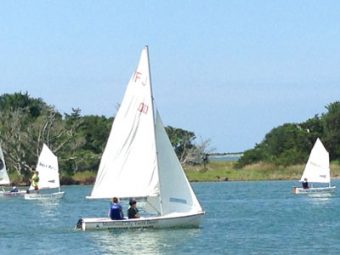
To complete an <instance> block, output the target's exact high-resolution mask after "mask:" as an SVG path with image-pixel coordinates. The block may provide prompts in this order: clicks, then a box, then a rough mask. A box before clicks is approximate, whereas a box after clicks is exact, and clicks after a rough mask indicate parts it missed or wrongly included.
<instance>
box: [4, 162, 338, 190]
mask: <svg viewBox="0 0 340 255" xmlns="http://www.w3.org/2000/svg"><path fill="white" fill-rule="evenodd" d="M304 167H305V166H304V165H303V164H301V165H294V166H289V167H280V166H279V167H278V166H275V165H271V164H267V163H258V164H253V165H249V166H246V167H245V168H243V169H236V168H235V162H230V161H225V162H210V163H209V164H207V166H206V168H204V167H203V165H197V166H185V167H184V171H185V173H186V175H187V177H188V179H189V181H192V182H203V181H259V180H299V179H300V178H301V175H302V172H303V169H304ZM331 175H332V178H339V177H340V163H339V162H334V163H331ZM95 179H96V173H94V172H91V171H84V172H78V173H76V174H75V175H73V176H61V184H62V185H70V184H93V183H94V181H95ZM11 180H13V182H15V183H16V184H21V185H25V183H24V182H23V181H22V180H20V177H18V176H17V175H15V176H14V175H13V176H12V175H11ZM27 184H28V183H27Z"/></svg>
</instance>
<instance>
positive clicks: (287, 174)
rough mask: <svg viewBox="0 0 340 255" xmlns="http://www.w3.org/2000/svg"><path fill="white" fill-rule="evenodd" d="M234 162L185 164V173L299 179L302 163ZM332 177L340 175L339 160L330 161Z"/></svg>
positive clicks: (197, 177)
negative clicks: (243, 163) (249, 163)
mask: <svg viewBox="0 0 340 255" xmlns="http://www.w3.org/2000/svg"><path fill="white" fill-rule="evenodd" d="M235 163H236V162H211V163H209V164H207V166H206V169H204V168H203V166H185V167H184V170H185V173H186V175H187V177H188V179H189V180H190V181H227V180H228V181H256V180H299V179H300V178H301V175H302V173H303V170H304V167H305V165H304V164H299V165H292V166H276V165H274V164H268V163H263V162H261V163H256V164H252V165H248V166H246V167H244V168H242V169H236V168H235ZM331 175H332V178H339V177H340V164H339V162H333V163H331Z"/></svg>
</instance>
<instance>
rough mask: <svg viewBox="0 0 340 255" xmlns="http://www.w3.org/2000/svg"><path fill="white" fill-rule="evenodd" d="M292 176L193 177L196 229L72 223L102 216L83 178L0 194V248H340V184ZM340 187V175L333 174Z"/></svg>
mask: <svg viewBox="0 0 340 255" xmlns="http://www.w3.org/2000/svg"><path fill="white" fill-rule="evenodd" d="M296 184H297V183H296V182H292V181H267V182H223V183H222V182H221V183H193V188H194V190H195V192H196V194H197V196H198V199H199V200H200V202H201V204H202V206H203V207H204V209H205V211H206V215H205V216H204V217H203V221H202V226H201V227H200V228H195V229H164V230H152V229H144V230H140V229H139V230H138V229H137V230H136V229H135V230H112V231H94V232H81V231H75V230H74V229H73V227H74V225H75V223H76V221H77V220H78V219H79V217H80V216H105V215H106V213H107V209H108V201H89V200H86V199H85V196H86V195H88V194H89V192H90V189H91V187H90V186H66V187H63V190H64V191H65V192H66V193H65V197H64V198H63V199H62V200H59V201H54V202H47V203H46V202H45V203H43V202H37V201H26V200H24V199H20V198H1V199H0V254H1V255H6V254H72V255H78V254H79V255H80V254H340V242H339V239H340V197H339V190H338V191H337V192H336V193H335V194H333V195H331V196H328V197H308V196H296V195H293V194H291V193H290V188H291V186H293V185H296ZM334 184H335V185H336V186H338V189H339V188H340V181H337V180H336V181H334Z"/></svg>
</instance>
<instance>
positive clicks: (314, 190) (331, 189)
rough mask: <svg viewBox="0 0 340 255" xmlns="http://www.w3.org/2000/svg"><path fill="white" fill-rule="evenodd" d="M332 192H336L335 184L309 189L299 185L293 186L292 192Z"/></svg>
mask: <svg viewBox="0 0 340 255" xmlns="http://www.w3.org/2000/svg"><path fill="white" fill-rule="evenodd" d="M330 192H335V186H330V187H319V188H308V189H304V188H298V187H293V188H292V193H294V194H320V193H330Z"/></svg>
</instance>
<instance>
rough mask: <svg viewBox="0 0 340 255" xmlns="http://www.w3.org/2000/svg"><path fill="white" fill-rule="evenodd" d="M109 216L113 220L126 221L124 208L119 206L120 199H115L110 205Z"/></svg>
mask: <svg viewBox="0 0 340 255" xmlns="http://www.w3.org/2000/svg"><path fill="white" fill-rule="evenodd" d="M109 216H110V218H111V220H122V219H124V213H123V208H122V206H121V205H120V204H119V201H118V198H116V197H114V198H113V199H112V203H111V205H110V210H109Z"/></svg>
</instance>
